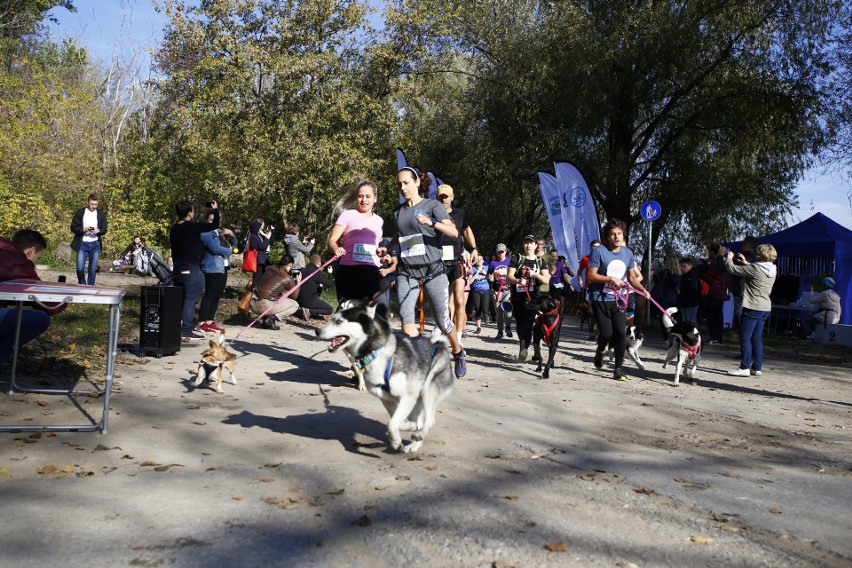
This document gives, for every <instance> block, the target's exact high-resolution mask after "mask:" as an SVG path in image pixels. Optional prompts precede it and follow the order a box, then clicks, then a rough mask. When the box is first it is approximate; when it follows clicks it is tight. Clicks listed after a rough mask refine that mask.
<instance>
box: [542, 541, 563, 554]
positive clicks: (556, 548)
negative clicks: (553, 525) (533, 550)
mask: <svg viewBox="0 0 852 568" xmlns="http://www.w3.org/2000/svg"><path fill="white" fill-rule="evenodd" d="M544 549H545V550H547V551H548V552H568V547H567V546H565V543H564V542H551V543H548V544H545V545H544Z"/></svg>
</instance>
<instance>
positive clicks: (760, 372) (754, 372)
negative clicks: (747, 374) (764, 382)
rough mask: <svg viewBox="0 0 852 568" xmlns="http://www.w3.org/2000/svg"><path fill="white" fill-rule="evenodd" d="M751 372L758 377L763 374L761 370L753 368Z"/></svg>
mask: <svg viewBox="0 0 852 568" xmlns="http://www.w3.org/2000/svg"><path fill="white" fill-rule="evenodd" d="M751 374H752V375H754V376H755V377H759V376H760V375H762V374H763V371H755V370H754V369H752V370H751Z"/></svg>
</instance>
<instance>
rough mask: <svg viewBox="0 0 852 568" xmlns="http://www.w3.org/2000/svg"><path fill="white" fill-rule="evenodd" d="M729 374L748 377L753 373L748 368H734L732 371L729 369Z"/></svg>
mask: <svg viewBox="0 0 852 568" xmlns="http://www.w3.org/2000/svg"><path fill="white" fill-rule="evenodd" d="M728 374H729V375H731V376H732V377H747V376H749V375H750V374H751V373H750V372H749V370H748V369H734V370H732V371H728Z"/></svg>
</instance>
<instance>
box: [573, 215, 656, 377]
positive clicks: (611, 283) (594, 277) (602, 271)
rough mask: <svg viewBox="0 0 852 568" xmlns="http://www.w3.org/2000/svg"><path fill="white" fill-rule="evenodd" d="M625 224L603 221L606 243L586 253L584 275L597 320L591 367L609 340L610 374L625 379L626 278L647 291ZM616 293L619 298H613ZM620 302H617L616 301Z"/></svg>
mask: <svg viewBox="0 0 852 568" xmlns="http://www.w3.org/2000/svg"><path fill="white" fill-rule="evenodd" d="M626 228H627V226H626V224H625V223H624V222H623V221H621V220H619V219H611V220H610V221H609V222H608V223H607V224H606V225H604V228H603V231H602V234H603V238H604V240H605V243H606V246H599V247H597V248H595V249H594V250H593V251H592V254H591V255H590V256H589V267H588V269H587V270H586V279H587V281H588V282H589V296H590V297H591V299H592V309H593V311H594V314H595V319H596V320H597V322H598V330H599V333H598V345H597V350H596V351H595V361H594V362H595V368H596V369H600V368H602V367H603V354H604V351H605V350H606V347H607V345H608V344H609V343H610V341H612V347H613V350H614V351H615V371H613V375H612V378H613V379H615V380H617V381H626V380H627V375H625V374H624V371H623V370H622V365H623V364H624V351H625V349H626V346H627V338H626V334H625V332H626V330H627V318H626V316H625V313H624V309H625V308H626V304H627V301H626V300H627V298H626V297H624V296H623V295H622V294H623V290H622V288H624V286H625V284H626V282H627V281H628V280H629V282H630V284H631V285H632V286H633V287H634V288H635V289H636V290H638V291H639V293H641V294H642V295H644V296H645V297H646V298H648V297H650V294H649V293H648V291H647V290H645V288H644V287H643V286H642V283H641V282H640V281H639V279H638V278H637V276H636V273H637V272H638V270H636V258H635V257H634V256H633V251H631V250H630V249H629V248H627V246H626V245H625V242H624V230H625V229H626ZM616 294H619V296H621V297H622V299H623V300H624V301H623V302H620V301H617V298H616ZM619 304H621V305H619Z"/></svg>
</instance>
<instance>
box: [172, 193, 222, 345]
mask: <svg viewBox="0 0 852 568" xmlns="http://www.w3.org/2000/svg"><path fill="white" fill-rule="evenodd" d="M208 207H209V208H210V210H211V213H212V214H213V221H212V222H211V223H197V222H193V221H192V218H193V216H194V214H195V211H194V209H193V208H192V203H190V202H189V201H185V200H184V201H179V202H178V203H177V205H175V212H176V213H177V216H178V221H177V223H175V224H174V225H172V230H171V232H170V233H169V241H170V242H171V245H172V261H173V262H174V269H173V271H172V275H173V278H174V283H175V285H176V286H181V287H183V310H182V311H181V324H180V334H181V338H182V341H192V340H199V339H204V336H203V335H201V334H199V333H196V332H195V331H194V330H195V325H194V324H193V321H192V320H193V318H194V317H195V305H196V304H197V303H198V300H199V299H200V298H201V293H202V292H203V291H204V273H203V272H201V256H202V255H203V254H204V245H203V244H202V242H201V233H208V232H210V231H214V230H216V229H218V228H219V208H218V206H217V205H216V202H215V201H211V202H209V203H208Z"/></svg>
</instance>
